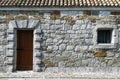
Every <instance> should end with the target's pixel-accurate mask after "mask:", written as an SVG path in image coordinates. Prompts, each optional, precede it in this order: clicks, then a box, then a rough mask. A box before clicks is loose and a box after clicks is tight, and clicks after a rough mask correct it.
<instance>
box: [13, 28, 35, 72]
mask: <svg viewBox="0 0 120 80" xmlns="http://www.w3.org/2000/svg"><path fill="white" fill-rule="evenodd" d="M18 30H33V52H32V53H33V61H34V29H28V28H25V29H24V28H21V29H20V28H19V29H18V28H15V37H16V38H15V50H14V51H15V66H14V67H15V70H16V71H19V70H17V31H18ZM32 63H33V62H32ZM32 67H34V66H33V65H32ZM32 70H33V69H32ZM24 71H27V70H24Z"/></svg>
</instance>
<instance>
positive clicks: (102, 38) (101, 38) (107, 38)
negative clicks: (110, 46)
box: [97, 30, 112, 43]
mask: <svg viewBox="0 0 120 80" xmlns="http://www.w3.org/2000/svg"><path fill="white" fill-rule="evenodd" d="M97 34H98V36H97V42H98V43H111V36H112V30H98V32H97Z"/></svg>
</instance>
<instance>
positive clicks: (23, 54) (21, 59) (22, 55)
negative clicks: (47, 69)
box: [16, 30, 33, 70]
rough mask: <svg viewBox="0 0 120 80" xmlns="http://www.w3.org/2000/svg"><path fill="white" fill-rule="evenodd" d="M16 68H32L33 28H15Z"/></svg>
mask: <svg viewBox="0 0 120 80" xmlns="http://www.w3.org/2000/svg"><path fill="white" fill-rule="evenodd" d="M16 67H17V70H32V69H33V30H17V66H16Z"/></svg>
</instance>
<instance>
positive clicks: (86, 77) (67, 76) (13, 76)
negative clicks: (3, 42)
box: [0, 72, 120, 80]
mask: <svg viewBox="0 0 120 80" xmlns="http://www.w3.org/2000/svg"><path fill="white" fill-rule="evenodd" d="M0 80H120V73H119V72H113V73H108V72H107V73H101V72H95V73H46V72H14V73H0Z"/></svg>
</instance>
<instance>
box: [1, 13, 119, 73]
mask: <svg viewBox="0 0 120 80" xmlns="http://www.w3.org/2000/svg"><path fill="white" fill-rule="evenodd" d="M72 12H73V11H71V12H69V13H64V11H60V15H54V14H52V15H51V14H50V13H49V12H44V13H43V14H36V15H30V14H29V15H28V14H14V13H11V14H7V15H5V14H1V16H0V72H13V71H16V45H17V44H16V31H17V30H19V29H23V30H31V29H32V30H34V33H33V34H34V39H33V44H34V47H33V48H34V49H33V71H35V72H36V71H37V72H39V71H40V72H41V71H48V72H49V71H51V70H54V69H56V68H58V70H59V69H60V68H64V69H65V68H76V71H77V68H78V69H80V68H81V69H83V68H85V67H87V68H93V69H96V68H100V69H103V68H109V67H117V68H118V69H119V67H120V16H115V15H109V16H87V15H81V14H80V13H81V12H82V11H76V12H75V14H72ZM66 14H67V15H66ZM101 29H102V30H104V29H105V30H106V29H107V30H111V31H112V33H111V37H112V39H111V43H109V44H106V43H105V44H98V43H97V38H98V34H97V31H98V30H101ZM64 69H63V70H64ZM83 70H84V69H83Z"/></svg>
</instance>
